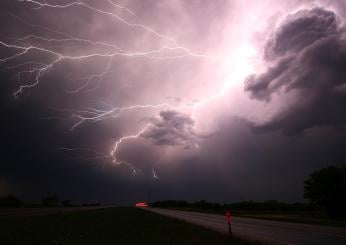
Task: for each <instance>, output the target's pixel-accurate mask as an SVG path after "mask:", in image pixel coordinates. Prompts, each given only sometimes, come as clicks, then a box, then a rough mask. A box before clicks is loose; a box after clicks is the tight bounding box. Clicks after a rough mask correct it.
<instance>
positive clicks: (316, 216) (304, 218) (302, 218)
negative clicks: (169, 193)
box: [170, 207, 346, 227]
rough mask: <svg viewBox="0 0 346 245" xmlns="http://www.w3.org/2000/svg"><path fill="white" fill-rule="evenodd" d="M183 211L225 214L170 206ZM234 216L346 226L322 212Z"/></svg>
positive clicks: (239, 213)
mask: <svg viewBox="0 0 346 245" xmlns="http://www.w3.org/2000/svg"><path fill="white" fill-rule="evenodd" d="M170 209H175V210H182V211H192V212H201V213H214V214H221V215H223V214H225V211H224V210H212V209H201V208H191V207H189V208H170ZM232 216H234V217H244V218H253V219H265V220H274V221H282V222H290V223H301V224H312V225H324V226H332V227H346V220H335V219H330V218H328V217H327V215H326V214H325V213H322V212H286V213H285V212H270V211H268V212H256V211H251V212H248V211H244V210H232Z"/></svg>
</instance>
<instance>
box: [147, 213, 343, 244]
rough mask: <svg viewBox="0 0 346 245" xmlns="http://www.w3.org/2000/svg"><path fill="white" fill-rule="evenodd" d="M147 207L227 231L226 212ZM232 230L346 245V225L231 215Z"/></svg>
mask: <svg viewBox="0 0 346 245" xmlns="http://www.w3.org/2000/svg"><path fill="white" fill-rule="evenodd" d="M147 210H149V211H151V212H154V213H158V214H162V215H165V216H168V217H172V218H176V219H180V220H184V221H186V222H189V223H193V224H197V225H201V226H204V227H208V228H210V229H213V230H216V231H220V232H222V233H228V225H227V222H226V218H225V216H223V215H217V214H206V213H197V212H187V211H178V210H168V209H157V208H147ZM232 232H233V234H234V235H236V236H238V237H243V238H247V239H251V240H257V241H260V242H263V243H269V244H309V245H310V244H328V245H334V244H335V245H338V244H342V245H346V228H337V227H329V226H319V225H308V224H298V223H288V222H280V221H271V220H260V219H250V218H240V217H232Z"/></svg>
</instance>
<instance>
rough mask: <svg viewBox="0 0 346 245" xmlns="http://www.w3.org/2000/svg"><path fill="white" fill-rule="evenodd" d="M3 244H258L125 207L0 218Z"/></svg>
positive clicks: (0, 237) (0, 233) (0, 232)
mask: <svg viewBox="0 0 346 245" xmlns="http://www.w3.org/2000/svg"><path fill="white" fill-rule="evenodd" d="M0 244H4V245H17V244H20V245H26V244H28V245H46V244H47V245H49V244H52V245H62V244H64V245H68V244H71V245H72V244H73V245H79V244H83V245H84V244H86V245H88V244H92V245H98V244H100V245H101V244H102V245H107V244H141V245H143V244H151V245H155V244H158V245H159V244H160V245H164V244H172V245H175V244H179V245H193V244H196V245H204V244H215V245H216V244H228V245H229V244H235V245H236V244H239V245H242V244H259V243H258V242H252V241H247V240H243V239H240V238H236V237H235V238H233V239H232V240H230V238H229V237H228V236H227V235H223V234H219V233H218V232H215V231H212V230H209V229H206V228H203V227H199V226H196V225H192V224H188V223H185V222H183V221H178V220H175V219H171V218H167V217H164V216H161V215H158V214H154V213H151V212H148V211H145V210H141V209H137V208H128V207H116V208H105V209H98V210H90V211H77V212H74V213H57V214H52V215H46V216H32V217H20V218H6V219H0Z"/></svg>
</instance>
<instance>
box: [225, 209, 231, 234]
mask: <svg viewBox="0 0 346 245" xmlns="http://www.w3.org/2000/svg"><path fill="white" fill-rule="evenodd" d="M226 219H227V224H228V232H229V235H230V237H231V238H232V224H231V212H230V211H229V210H227V212H226Z"/></svg>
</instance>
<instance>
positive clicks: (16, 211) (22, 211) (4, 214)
mask: <svg viewBox="0 0 346 245" xmlns="http://www.w3.org/2000/svg"><path fill="white" fill-rule="evenodd" d="M100 208H106V207H103V206H97V207H96V206H95V207H51V208H41V207H37V208H0V219H3V218H16V217H29V216H40V215H48V214H56V213H67V212H76V211H83V210H94V209H100Z"/></svg>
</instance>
